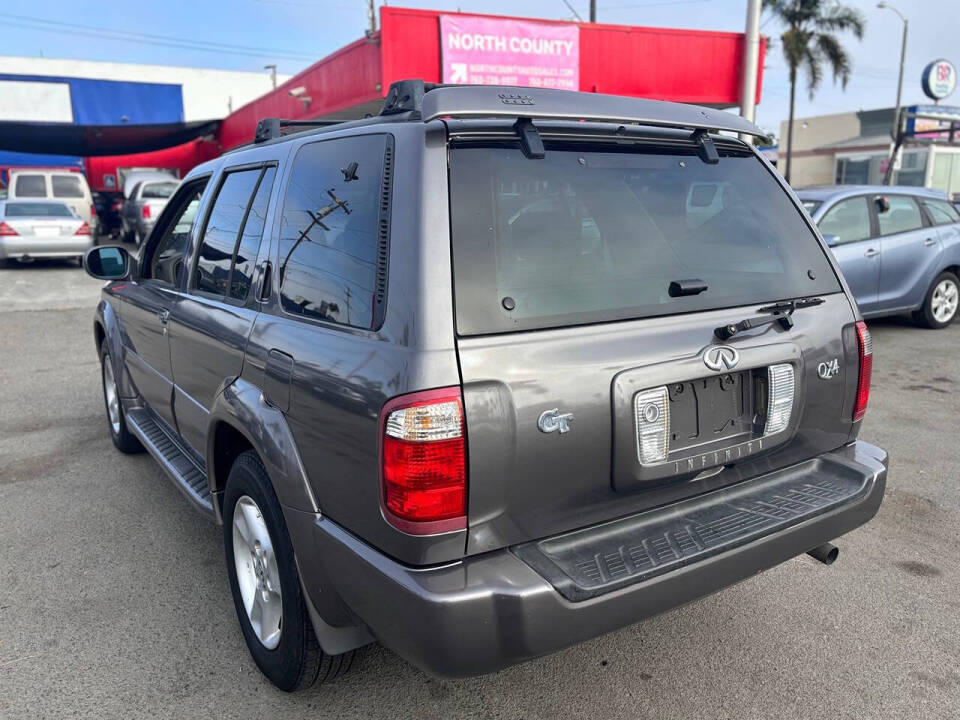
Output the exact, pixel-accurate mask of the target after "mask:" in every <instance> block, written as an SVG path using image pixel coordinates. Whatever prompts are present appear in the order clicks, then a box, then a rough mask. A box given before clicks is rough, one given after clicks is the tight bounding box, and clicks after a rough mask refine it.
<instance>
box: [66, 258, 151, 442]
mask: <svg viewBox="0 0 960 720" xmlns="http://www.w3.org/2000/svg"><path fill="white" fill-rule="evenodd" d="M82 262H83V259H82V258H81V263H82ZM100 379H101V381H102V382H103V404H104V406H105V407H106V410H107V424H108V425H109V427H110V439H111V440H113V444H114V445H115V446H116V448H117V450H119V451H120V452H122V453H126V454H128V455H133V454H135V453H141V452H143V445H141V444H140V441H139V440H137V438H136V437H135V436H134V434H133V433H131V432H130V430H129V429H128V428H127V419H126V418H125V417H124V416H123V406H122V405H121V404H120V393H119V391H118V390H117V381H116V377H115V376H114V372H113V361H112V360H111V359H110V352H109V351H108V350H107V343H106V340H104V342H103V343H102V344H101V345H100Z"/></svg>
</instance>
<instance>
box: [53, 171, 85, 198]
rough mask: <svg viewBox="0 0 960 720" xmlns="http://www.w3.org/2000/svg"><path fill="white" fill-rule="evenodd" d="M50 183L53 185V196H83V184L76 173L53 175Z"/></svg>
mask: <svg viewBox="0 0 960 720" xmlns="http://www.w3.org/2000/svg"><path fill="white" fill-rule="evenodd" d="M50 185H52V186H53V196H54V197H57V198H82V197H83V186H81V185H80V178H79V177H77V176H76V175H51V176H50Z"/></svg>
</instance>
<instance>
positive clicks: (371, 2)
mask: <svg viewBox="0 0 960 720" xmlns="http://www.w3.org/2000/svg"><path fill="white" fill-rule="evenodd" d="M367 19H368V20H369V21H370V29H369V30H367V35H372V34H373V33H375V32H376V31H377V0H367Z"/></svg>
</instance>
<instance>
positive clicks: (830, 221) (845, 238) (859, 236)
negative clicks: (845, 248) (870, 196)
mask: <svg viewBox="0 0 960 720" xmlns="http://www.w3.org/2000/svg"><path fill="white" fill-rule="evenodd" d="M820 232H821V233H823V234H824V235H836V236H837V237H838V238H839V239H840V240H839V242H840V243H849V242H857V241H858V240H866V239H867V238H868V237H870V206H869V205H867V199H866V198H865V197H857V198H850V199H849V200H841V201H840V202H838V203H837V204H836V205H834V206H833V207H832V208H830V209H829V210H827V214H826V215H824V216H823V219H822V220H821V221H820Z"/></svg>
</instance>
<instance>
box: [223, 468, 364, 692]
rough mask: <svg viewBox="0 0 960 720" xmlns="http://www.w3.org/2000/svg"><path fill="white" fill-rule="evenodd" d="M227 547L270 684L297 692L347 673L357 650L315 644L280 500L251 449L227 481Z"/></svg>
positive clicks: (250, 637)
mask: <svg viewBox="0 0 960 720" xmlns="http://www.w3.org/2000/svg"><path fill="white" fill-rule="evenodd" d="M223 544H224V550H225V554H226V561H227V574H228V575H229V577H230V590H231V592H232V593H233V602H234V606H235V607H236V610H237V619H238V620H239V621H240V629H241V631H242V632H243V639H244V641H245V642H246V643H247V648H248V649H249V650H250V655H251V656H252V657H253V661H254V662H255V663H256V664H257V667H258V668H260V671H261V672H262V673H263V674H264V675H266V676H267V678H268V679H269V680H270V682H272V683H273V684H274V685H276V686H277V687H278V688H280V689H281V690H284V691H286V692H293V691H295V690H302V689H304V688H308V687H310V686H311V685H313V684H314V683H315V682H317V681H318V680H319V681H320V682H325V681H327V680H332V679H333V678H335V677H338V676H340V675H343V674H345V673H346V672H347V671H348V670H349V669H350V667H351V665H352V664H353V659H354V656H355V654H356V651H355V650H350V651H349V652H346V653H342V654H340V655H328V654H327V653H325V652H323V650H322V649H321V647H320V643H319V642H317V638H316V635H314V632H313V625H312V623H311V621H310V616H309V614H308V612H307V606H306V602H305V599H304V597H303V590H302V586H301V584H300V576H299V574H298V573H297V566H296V563H295V562H294V554H293V545H292V543H291V542H290V535H289V534H288V533H287V526H286V523H285V522H284V520H283V512H282V511H281V509H280V503H279V502H277V498H276V495H275V494H274V492H273V485H272V484H271V482H270V478H269V476H268V475H267V471H266V468H264V466H263V463H262V462H261V461H260V458H259V457H258V456H257V454H256V453H255V452H253V451H252V450H248V451H247V452H244V453H241V454H240V455H239V456H238V457H237V459H236V460H235V461H234V463H233V467H232V468H231V470H230V475H229V477H228V478H227V487H226V491H225V492H224V500H223ZM258 605H259V608H258V607H257V606H258ZM248 608H249V610H248ZM254 619H256V622H257V623H258V628H255V627H254V625H253V622H254Z"/></svg>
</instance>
